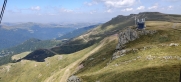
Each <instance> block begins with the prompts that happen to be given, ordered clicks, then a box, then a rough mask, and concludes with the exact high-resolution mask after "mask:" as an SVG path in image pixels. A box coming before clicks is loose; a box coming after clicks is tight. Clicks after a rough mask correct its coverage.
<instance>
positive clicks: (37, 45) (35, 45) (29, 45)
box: [0, 38, 62, 65]
mask: <svg viewBox="0 0 181 82" xmlns="http://www.w3.org/2000/svg"><path fill="white" fill-rule="evenodd" d="M60 43H62V41H60V40H39V39H35V38H32V39H29V40H27V41H25V42H24V43H22V44H20V45H17V46H15V47H12V48H8V49H4V50H0V56H4V57H0V65H2V64H4V63H9V62H12V60H11V57H12V56H13V55H15V54H20V53H23V52H32V51H34V50H36V49H43V48H46V49H48V48H51V47H55V46H56V45H57V44H60Z"/></svg>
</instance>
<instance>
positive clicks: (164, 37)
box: [76, 21, 181, 82]
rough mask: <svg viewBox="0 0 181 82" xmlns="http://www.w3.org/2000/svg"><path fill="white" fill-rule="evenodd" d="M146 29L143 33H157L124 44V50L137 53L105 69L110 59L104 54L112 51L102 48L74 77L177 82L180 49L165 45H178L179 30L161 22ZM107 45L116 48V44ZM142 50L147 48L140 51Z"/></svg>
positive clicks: (92, 81)
mask: <svg viewBox="0 0 181 82" xmlns="http://www.w3.org/2000/svg"><path fill="white" fill-rule="evenodd" d="M165 24H166V25H165ZM147 25H148V27H147V29H151V30H157V33H155V34H154V35H144V36H141V37H140V38H139V39H137V40H135V41H132V42H129V43H128V44H126V48H128V49H132V48H137V49H139V51H136V52H134V51H130V52H128V53H127V54H126V55H125V56H122V57H120V58H118V59H116V60H112V61H111V62H110V63H109V64H108V65H107V63H108V61H110V59H109V58H110V57H111V56H109V54H110V53H107V54H106V53H105V52H106V51H108V52H112V51H114V49H113V48H111V46H110V45H108V46H109V47H107V46H106V47H104V49H103V50H102V51H101V50H100V51H99V54H94V55H92V56H93V57H92V58H94V56H95V57H96V58H97V59H94V60H91V61H90V60H85V61H84V62H83V64H84V65H85V67H84V68H83V69H81V70H79V72H78V73H77V74H76V75H78V76H79V77H81V78H82V79H83V80H84V82H95V81H100V82H178V81H179V77H180V76H179V75H180V74H179V73H180V68H181V59H180V58H181V50H180V49H181V45H179V46H169V44H170V43H178V44H181V42H180V41H181V39H180V38H181V31H179V30H178V29H180V28H177V29H173V28H172V27H171V25H172V23H170V22H161V21H160V22H153V21H150V22H147ZM152 25H153V26H152ZM177 27H180V26H179V25H178V26H177ZM111 45H112V47H113V46H114V47H115V46H116V44H111ZM162 45H164V46H162ZM144 47H149V48H148V49H146V50H143V48H144ZM109 48H110V49H109ZM105 55H106V56H105ZM107 56H109V58H108V59H106V60H104V61H107V62H104V61H101V59H102V58H103V57H107ZM166 58H168V59H166ZM99 61H101V62H99Z"/></svg>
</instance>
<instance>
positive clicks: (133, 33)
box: [116, 27, 156, 50]
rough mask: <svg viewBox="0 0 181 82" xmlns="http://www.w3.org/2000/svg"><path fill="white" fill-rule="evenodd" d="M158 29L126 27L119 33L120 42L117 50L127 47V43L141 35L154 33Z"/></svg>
mask: <svg viewBox="0 0 181 82" xmlns="http://www.w3.org/2000/svg"><path fill="white" fill-rule="evenodd" d="M154 33H156V31H152V30H136V29H133V28H129V27H128V28H126V29H124V30H123V31H121V32H120V33H119V35H118V38H119V43H118V45H117V46H116V49H117V50H121V49H123V48H124V47H125V44H126V43H128V42H129V41H133V40H135V39H137V38H139V37H140V36H141V35H147V34H154Z"/></svg>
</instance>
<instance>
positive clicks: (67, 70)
mask: <svg viewBox="0 0 181 82" xmlns="http://www.w3.org/2000/svg"><path fill="white" fill-rule="evenodd" d="M103 45H104V41H103V42H102V43H101V44H100V45H98V46H97V47H96V48H94V49H93V50H92V51H90V52H89V53H87V54H85V55H84V56H83V57H82V58H80V59H78V60H77V61H75V62H73V63H71V64H70V65H68V66H66V67H65V68H63V69H61V70H60V71H59V72H57V73H55V74H54V75H52V76H50V77H49V78H47V79H46V80H45V81H44V82H53V78H54V77H57V76H58V75H60V74H61V73H62V72H64V73H63V75H62V77H59V78H61V79H60V81H59V82H67V79H68V78H69V76H70V75H72V71H71V69H75V67H76V66H78V65H79V64H80V63H81V62H82V61H83V60H85V59H86V58H87V57H89V56H90V55H91V54H93V53H95V52H96V51H98V50H99V49H100V48H101V47H102V46H103ZM75 71H77V69H76V70H75ZM75 71H74V72H75Z"/></svg>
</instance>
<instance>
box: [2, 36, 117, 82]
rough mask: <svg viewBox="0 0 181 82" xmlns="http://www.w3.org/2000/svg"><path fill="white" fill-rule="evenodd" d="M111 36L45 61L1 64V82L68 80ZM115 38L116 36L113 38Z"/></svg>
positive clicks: (109, 40)
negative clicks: (71, 52)
mask: <svg viewBox="0 0 181 82" xmlns="http://www.w3.org/2000/svg"><path fill="white" fill-rule="evenodd" d="M110 38H112V37H109V38H106V39H104V40H103V41H101V42H100V43H96V44H94V45H93V46H91V47H88V48H86V49H84V50H81V51H78V52H76V53H73V54H67V55H56V56H54V57H50V58H47V59H46V61H45V62H35V61H28V60H22V61H21V62H17V63H10V64H7V65H3V66H0V73H1V74H0V82H32V81H33V82H50V81H53V82H59V81H60V80H61V82H66V80H67V78H68V77H69V76H70V75H72V74H73V73H75V72H76V70H78V67H79V66H78V65H79V64H80V63H81V62H82V61H83V60H85V59H86V58H87V57H88V56H90V55H92V54H93V53H94V52H97V51H98V50H99V48H101V47H103V46H105V45H107V44H109V43H111V42H112V40H111V39H110ZM115 39H116V38H115V36H114V39H113V40H115ZM113 44H117V43H113ZM110 55H111V54H110Z"/></svg>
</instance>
